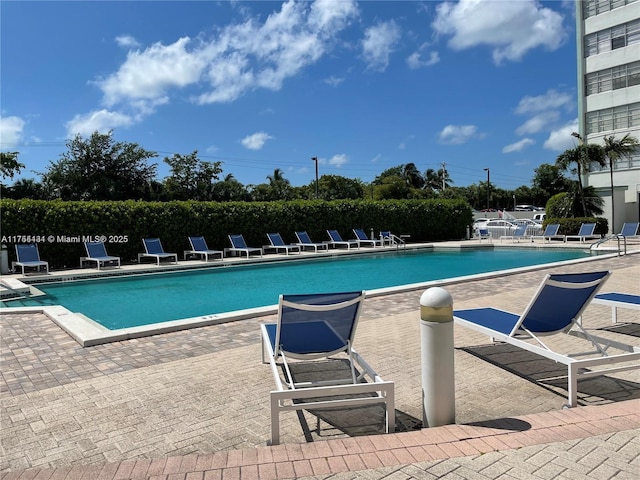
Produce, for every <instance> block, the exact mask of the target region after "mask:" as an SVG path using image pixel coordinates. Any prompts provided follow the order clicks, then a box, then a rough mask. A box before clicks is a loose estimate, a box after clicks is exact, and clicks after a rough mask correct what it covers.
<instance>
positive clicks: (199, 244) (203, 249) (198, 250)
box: [184, 236, 223, 262]
mask: <svg viewBox="0 0 640 480" xmlns="http://www.w3.org/2000/svg"><path fill="white" fill-rule="evenodd" d="M189 243H190V244H191V250H185V251H184V259H185V260H186V259H187V257H188V256H189V255H197V256H198V257H200V258H201V259H202V260H204V261H205V262H208V261H209V257H213V259H214V260H215V258H216V257H220V258H219V259H220V260H222V257H223V253H222V250H211V249H210V248H209V247H208V246H207V241H206V240H205V238H204V237H203V236H197V237H189Z"/></svg>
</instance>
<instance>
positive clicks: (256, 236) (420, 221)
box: [0, 199, 473, 268]
mask: <svg viewBox="0 0 640 480" xmlns="http://www.w3.org/2000/svg"><path fill="white" fill-rule="evenodd" d="M0 208H1V211H2V242H3V243H8V244H10V248H9V254H10V257H12V258H10V261H11V260H15V252H14V251H13V246H12V244H13V243H30V242H31V241H38V242H39V249H40V255H41V257H42V258H43V259H44V260H47V261H48V262H49V263H50V265H51V266H52V267H57V268H60V267H76V266H78V262H79V258H80V256H83V255H84V253H85V252H84V245H83V244H82V241H83V240H85V239H86V238H87V237H92V238H95V237H98V236H102V237H105V238H106V240H107V241H106V246H107V251H108V252H109V254H110V255H115V256H119V257H121V258H122V262H123V263H126V262H134V261H136V259H137V255H138V253H140V252H142V251H144V248H143V245H142V239H143V238H147V237H158V238H160V239H161V240H162V245H163V247H164V249H165V250H166V251H167V252H176V253H178V254H179V255H180V254H181V253H182V251H184V250H186V249H188V248H189V242H188V238H187V237H188V236H189V235H204V236H205V238H206V239H207V243H208V245H209V248H212V249H222V248H224V247H227V246H229V240H228V238H227V235H228V234H234V233H241V234H243V235H244V238H245V240H246V241H247V243H248V244H249V245H252V246H259V245H265V244H266V243H267V237H266V233H268V232H280V233H281V234H282V236H283V238H284V239H285V241H287V242H295V241H296V239H295V235H294V232H295V231H296V230H306V231H307V232H308V233H309V235H310V236H311V238H312V239H314V240H315V241H321V240H326V239H327V234H326V230H327V229H337V230H338V231H339V232H340V233H341V234H342V235H343V236H344V237H345V238H353V234H352V231H351V229H352V228H358V227H359V228H363V229H364V230H365V231H366V232H367V233H369V232H370V231H371V229H373V231H374V232H375V234H376V235H377V234H378V233H379V231H380V230H390V231H392V232H394V233H396V234H398V235H400V234H407V235H410V236H411V240H412V241H442V240H451V239H461V238H463V237H464V236H465V232H466V227H467V225H470V224H471V223H472V218H473V215H472V212H471V208H470V207H469V205H468V204H467V203H466V202H465V201H463V200H383V201H373V200H336V201H330V202H325V201H316V200H312V201H309V200H304V201H303V200H300V201H291V202H284V201H279V202H251V203H245V202H227V203H218V202H196V201H181V202H178V201H176V202H164V203H161V202H137V201H132V200H128V201H117V202H100V201H77V202H63V201H59V200H54V201H44V200H9V199H3V200H1V201H0ZM29 236H32V237H40V238H39V239H38V240H29V239H28V237H29Z"/></svg>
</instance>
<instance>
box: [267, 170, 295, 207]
mask: <svg viewBox="0 0 640 480" xmlns="http://www.w3.org/2000/svg"><path fill="white" fill-rule="evenodd" d="M267 180H269V186H270V187H271V192H272V196H273V200H286V199H287V198H288V196H289V192H290V190H291V183H290V182H289V180H287V179H286V178H284V172H283V171H282V169H280V168H276V169H275V170H274V171H273V175H267Z"/></svg>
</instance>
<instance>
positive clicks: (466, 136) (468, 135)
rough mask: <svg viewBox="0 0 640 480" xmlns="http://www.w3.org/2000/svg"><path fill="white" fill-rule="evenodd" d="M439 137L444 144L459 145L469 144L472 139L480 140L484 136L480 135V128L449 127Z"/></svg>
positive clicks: (470, 126)
mask: <svg viewBox="0 0 640 480" xmlns="http://www.w3.org/2000/svg"><path fill="white" fill-rule="evenodd" d="M438 136H439V138H440V142H442V143H446V144H449V145H459V144H462V143H466V142H468V141H469V140H470V139H472V138H480V137H482V136H483V135H482V134H479V133H478V127H476V126H475V125H447V126H446V127H444V128H443V129H442V131H441V132H440V133H439V134H438Z"/></svg>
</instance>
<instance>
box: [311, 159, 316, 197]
mask: <svg viewBox="0 0 640 480" xmlns="http://www.w3.org/2000/svg"><path fill="white" fill-rule="evenodd" d="M311 161H312V162H316V200H317V199H318V157H311Z"/></svg>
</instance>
